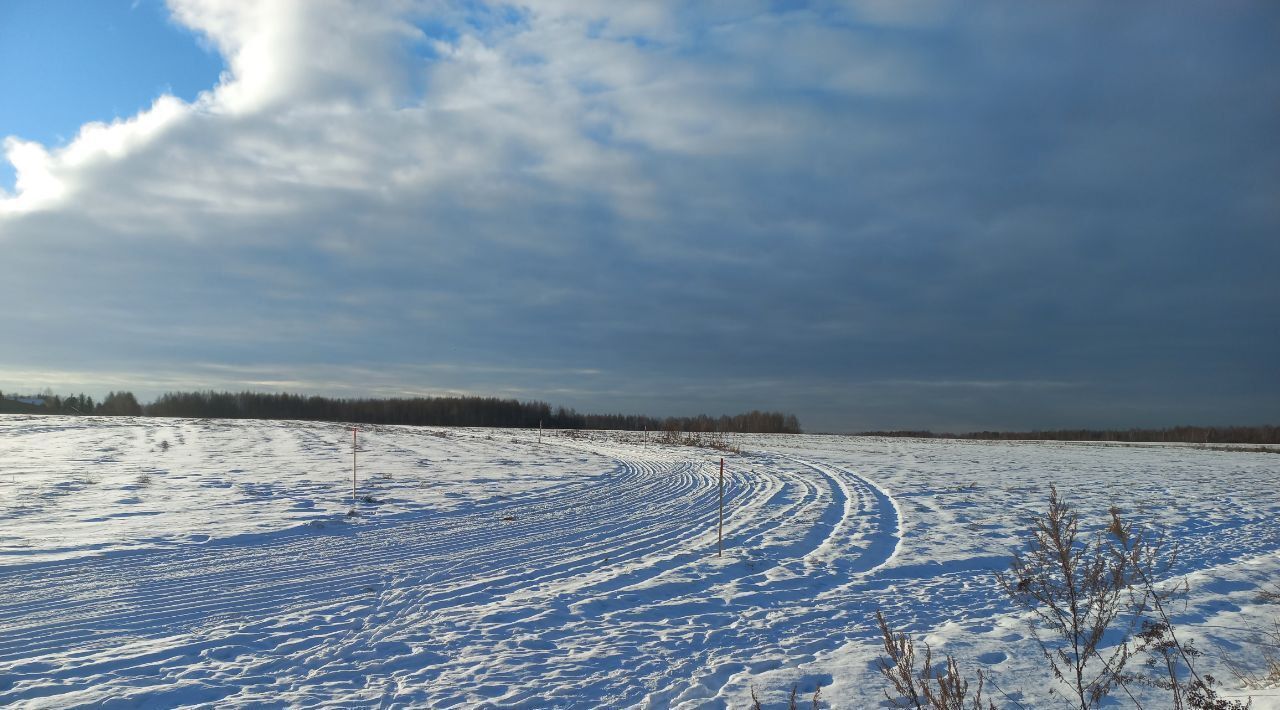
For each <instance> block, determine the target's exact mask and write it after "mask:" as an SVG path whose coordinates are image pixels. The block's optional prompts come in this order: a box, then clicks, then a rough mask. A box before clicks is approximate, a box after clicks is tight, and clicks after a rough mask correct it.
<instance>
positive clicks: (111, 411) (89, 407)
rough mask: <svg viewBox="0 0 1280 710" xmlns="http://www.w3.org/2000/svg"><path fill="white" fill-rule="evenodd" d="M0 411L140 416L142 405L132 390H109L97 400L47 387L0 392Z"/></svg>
mask: <svg viewBox="0 0 1280 710" xmlns="http://www.w3.org/2000/svg"><path fill="white" fill-rule="evenodd" d="M0 414H72V415H74V414H85V415H88V414H96V415H101V416H126V417H127V416H140V415H141V414H142V406H141V405H140V404H138V400H137V399H135V398H134V396H133V393H132V392H112V393H110V394H108V395H107V397H106V399H104V400H102V401H101V402H94V401H93V397H88V396H85V395H84V393H81V394H69V395H66V396H65V397H64V396H62V395H57V394H54V393H52V392H49V391H47V390H46V391H45V392H42V393H40V394H33V395H14V394H9V395H5V394H4V393H3V392H0Z"/></svg>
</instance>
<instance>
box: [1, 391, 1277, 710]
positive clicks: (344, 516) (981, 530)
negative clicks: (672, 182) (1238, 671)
mask: <svg viewBox="0 0 1280 710" xmlns="http://www.w3.org/2000/svg"><path fill="white" fill-rule="evenodd" d="M361 429H362V431H361V434H360V438H359V440H360V446H361V450H360V452H359V457H358V461H359V486H360V495H361V497H362V499H361V500H360V501H358V502H356V503H354V504H353V503H352V501H351V433H350V429H349V427H348V426H344V425H340V424H327V423H305V422H249V421H209V420H177V419H129V418H63V417H22V416H6V417H0V583H3V588H4V589H5V595H4V596H3V598H0V705H4V706H15V707H60V708H61V707H68V706H76V705H93V706H106V707H117V706H118V707H135V706H147V707H173V706H182V705H196V706H199V705H205V706H217V707H236V706H246V707H247V706H262V705H268V706H273V705H276V706H278V705H290V706H309V707H310V706H346V707H350V706H353V705H355V706H377V707H382V706H414V707H495V708H496V707H503V708H506V707H528V708H548V707H566V708H568V707H574V708H576V707H584V708H585V707H611V708H612V707H650V708H665V707H682V708H695V707H743V706H745V705H746V704H747V703H748V702H749V699H750V694H751V688H752V687H753V686H754V687H755V688H756V689H757V691H758V693H759V694H760V697H761V699H762V700H763V701H764V702H765V704H766V707H768V706H769V705H770V704H771V703H772V704H773V706H775V707H776V706H778V704H780V703H783V702H784V701H785V696H784V693H785V692H786V691H787V690H789V689H790V687H791V686H792V684H798V685H799V687H800V690H801V692H804V693H809V694H811V693H812V691H813V689H814V688H816V687H818V686H821V688H822V697H823V699H824V701H825V702H826V703H827V704H829V706H830V707H836V708H862V707H876V706H878V705H880V704H881V702H880V701H881V700H882V699H883V696H882V695H881V690H880V689H881V688H882V687H883V685H882V683H881V682H880V681H879V679H878V678H877V677H876V675H875V672H874V669H873V663H874V661H875V658H876V657H877V653H878V651H879V648H878V645H877V639H876V637H875V632H874V626H873V624H874V620H873V618H872V616H873V614H874V611H875V610H876V609H881V610H883V611H884V613H885V614H886V616H887V617H888V618H889V620H890V622H891V623H892V624H894V625H895V626H898V627H900V628H902V629H903V630H905V631H908V632H910V633H911V634H913V635H914V636H916V637H917V638H919V639H922V640H927V641H928V642H929V643H930V644H931V645H932V646H933V647H934V649H935V650H936V651H943V652H951V653H954V654H955V655H956V656H957V657H958V658H959V660H960V662H961V666H962V668H965V669H967V670H973V669H976V668H977V667H983V668H986V669H988V670H989V672H990V673H991V674H992V675H993V677H994V678H995V680H996V682H997V684H998V685H999V687H1000V689H1001V690H1003V691H1005V692H1007V693H1008V694H1009V696H1011V697H1013V698H1017V699H1018V700H1019V701H1020V702H1022V703H1023V704H1025V705H1026V706H1028V707H1040V706H1042V705H1043V704H1045V703H1051V702H1054V701H1052V700H1050V696H1048V695H1047V693H1048V689H1049V682H1048V680H1047V679H1046V676H1045V675H1044V673H1043V671H1042V670H1041V669H1040V664H1039V658H1038V651H1037V650H1036V649H1035V647H1034V645H1033V643H1032V642H1031V640H1030V639H1029V637H1028V634H1027V631H1026V628H1025V626H1024V625H1023V624H1022V621H1021V617H1020V616H1019V615H1018V614H1017V613H1016V612H1015V610H1014V609H1013V608H1012V607H1011V606H1010V605H1009V603H1008V602H1007V601H1006V600H1005V599H1004V598H1003V597H1002V596H1001V594H1000V593H999V592H998V590H997V588H996V586H995V584H994V583H993V581H992V578H991V576H992V574H993V573H994V572H995V571H998V570H1001V569H1004V568H1005V567H1006V566H1007V564H1008V559H1009V555H1010V552H1011V550H1012V549H1013V547H1014V545H1015V544H1016V542H1017V540H1016V534H1017V533H1018V531H1020V530H1022V529H1024V528H1025V527H1026V524H1027V520H1028V517H1029V516H1030V515H1032V514H1034V513H1037V512H1039V511H1041V510H1042V509H1043V508H1044V504H1045V499H1046V498H1047V495H1048V486H1049V484H1050V483H1055V484H1056V485H1057V486H1058V488H1059V490H1060V491H1061V492H1062V493H1063V494H1064V495H1065V496H1066V497H1068V498H1069V499H1070V500H1071V501H1072V503H1073V504H1075V505H1076V506H1077V508H1078V509H1079V510H1081V511H1082V512H1087V513H1090V514H1096V517H1095V518H1094V519H1096V520H1100V519H1101V518H1102V516H1105V514H1106V510H1107V508H1108V507H1109V506H1110V505H1112V504H1116V505H1119V506H1121V507H1122V508H1124V509H1125V510H1126V512H1127V514H1129V515H1130V516H1131V517H1133V518H1134V519H1135V520H1138V521H1140V522H1144V523H1158V524H1160V525H1162V526H1164V527H1166V528H1167V529H1169V530H1170V531H1171V533H1172V536H1173V538H1174V539H1176V540H1177V541H1178V543H1179V546H1180V548H1181V550H1182V555H1181V557H1180V561H1179V563H1178V568H1177V570H1176V571H1177V573H1178V574H1179V575H1185V576H1186V578H1187V579H1188V581H1189V582H1190V583H1191V595H1190V597H1189V599H1190V601H1189V603H1188V604H1187V606H1186V607H1185V608H1183V607H1179V610H1178V616H1177V618H1176V621H1178V622H1179V624H1180V625H1181V627H1182V628H1184V629H1185V630H1186V633H1187V634H1188V635H1190V636H1193V637H1195V638H1196V640H1197V645H1199V646H1201V647H1202V648H1203V649H1205V650H1208V651H1210V653H1207V654H1206V657H1205V660H1204V663H1205V666H1206V668H1207V669H1210V670H1211V671H1212V672H1213V673H1214V675H1215V676H1218V677H1219V678H1221V679H1223V681H1224V686H1226V688H1227V692H1229V693H1233V694H1238V693H1245V692H1252V693H1253V694H1254V696H1255V701H1254V707H1256V708H1268V707H1280V703H1277V698H1276V696H1277V695H1280V690H1278V689H1263V690H1255V691H1246V690H1243V689H1240V688H1239V687H1236V686H1232V685H1231V682H1232V678H1231V676H1230V674H1229V673H1227V672H1225V669H1224V668H1223V667H1222V655H1221V654H1223V653H1236V654H1245V651H1244V650H1242V649H1247V647H1246V646H1242V644H1244V643H1245V641H1246V640H1247V639H1248V638H1249V635H1250V632H1249V628H1257V627H1260V626H1263V625H1265V624H1267V623H1269V622H1270V619H1271V618H1272V617H1274V616H1280V607H1277V606H1275V605H1271V606H1268V605H1266V604H1263V603H1261V602H1259V601H1258V600H1257V596H1258V594H1257V593H1258V591H1259V589H1260V588H1263V587H1267V586H1270V585H1275V584H1276V583H1277V582H1280V523H1278V522H1277V520H1278V519H1280V518H1277V514H1278V513H1280V494H1278V493H1277V472H1278V469H1280V455H1276V454H1267V453H1257V452H1242V451H1216V450H1206V449H1203V448H1198V447H1182V446H1141V447H1138V446H1105V445H1088V444H1071V443H1031V442H961V441H941V440H908V439H882V438H874V437H836V436H808V435H804V436H764V435H760V436H740V437H738V439H737V441H738V443H739V444H740V445H741V446H743V448H744V453H743V454H741V455H737V454H730V455H726V456H725V459H726V463H727V474H728V475H727V485H726V490H725V494H726V517H725V555H724V557H723V558H720V557H717V556H716V523H717V515H718V513H717V498H718V467H717V464H718V460H719V457H720V455H721V454H720V453H719V452H715V451H711V450H708V449H700V448H693V447H671V446H660V445H656V444H653V443H652V442H650V443H649V444H648V445H647V446H646V445H645V444H644V443H643V438H642V435H640V434H638V433H607V432H590V433H585V434H582V435H579V436H568V435H559V434H558V433H556V432H547V433H545V434H544V438H543V442H542V443H541V444H540V443H538V433H537V432H536V431H523V430H499V429H470V430H467V429H448V430H445V429H428V428H414V427H390V426H377V427H373V426H364V427H361ZM365 496H369V500H368V501H366V500H364V497H365ZM351 511H355V513H356V514H355V515H351V514H349V513H350V512H351ZM1240 657H1241V658H1243V659H1246V660H1248V659H1249V656H1248V655H1241V656H1240ZM1151 697H1152V698H1157V697H1158V696H1154V695H1153V696H1151ZM996 700H997V701H998V702H999V701H1000V700H1002V698H1000V697H997V698H996ZM1151 706H1159V702H1158V701H1157V702H1155V703H1154V704H1153V705H1151Z"/></svg>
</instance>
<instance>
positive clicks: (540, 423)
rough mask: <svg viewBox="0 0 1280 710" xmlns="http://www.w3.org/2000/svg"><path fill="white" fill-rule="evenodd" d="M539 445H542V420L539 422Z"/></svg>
mask: <svg viewBox="0 0 1280 710" xmlns="http://www.w3.org/2000/svg"><path fill="white" fill-rule="evenodd" d="M538 443H539V444H541V443H542V420H541V419H539V420H538Z"/></svg>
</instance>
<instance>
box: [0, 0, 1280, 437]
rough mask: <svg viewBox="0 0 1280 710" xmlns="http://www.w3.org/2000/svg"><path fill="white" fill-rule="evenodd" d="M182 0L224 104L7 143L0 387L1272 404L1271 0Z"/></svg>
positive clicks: (1133, 419)
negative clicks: (1119, 1)
mask: <svg viewBox="0 0 1280 710" xmlns="http://www.w3.org/2000/svg"><path fill="white" fill-rule="evenodd" d="M169 7H170V9H171V11H172V15H173V20H174V21H175V22H177V23H179V24H181V25H183V26H185V27H188V28H190V29H191V30H193V31H195V32H196V33H198V34H199V35H200V36H201V37H202V38H203V39H204V41H207V42H208V43H209V45H210V46H211V47H213V48H214V49H215V50H216V51H217V52H218V53H220V54H221V55H222V56H223V58H224V60H225V62H226V66H227V71H226V72H225V73H224V75H223V76H222V78H221V80H220V82H219V83H218V84H217V85H216V86H212V87H210V88H209V90H208V91H206V92H204V93H203V94H201V95H200V96H199V97H197V98H196V99H195V100H193V101H190V102H187V101H183V100H181V99H178V98H174V97H172V96H160V97H158V98H157V99H156V101H155V102H154V104H152V105H151V106H150V107H148V108H147V109H145V110H143V111H141V112H139V113H138V114H137V115H135V116H133V117H131V118H129V119H127V120H122V121H117V122H114V123H111V124H101V123H90V124H86V125H84V126H83V127H82V129H81V130H80V132H79V134H78V135H77V136H76V137H75V139H74V140H72V141H71V142H70V143H68V144H67V145H65V146H60V147H49V146H44V145H40V144H38V143H35V142H31V141H27V140H24V139H22V138H21V137H19V136H11V137H8V138H6V139H5V142H4V151H5V156H6V157H7V158H8V160H9V161H10V162H11V163H12V164H13V166H14V168H15V170H16V172H17V180H16V184H15V190H14V192H13V194H0V252H2V253H3V254H4V259H3V261H4V268H3V272H4V277H3V279H0V298H3V299H4V302H5V303H7V304H10V307H9V308H7V309H5V311H4V313H3V315H0V332H4V333H7V334H9V335H8V336H7V337H5V338H4V341H3V344H0V363H4V365H3V366H0V386H8V387H15V386H23V385H35V386H44V385H45V384H49V385H50V386H52V385H53V384H54V383H64V384H65V385H66V386H73V385H74V386H83V387H85V388H88V389H90V390H91V391H92V390H96V389H103V387H102V386H100V385H95V383H96V382H98V381H112V382H129V383H132V385H131V386H133V387H134V389H135V390H136V391H139V392H140V393H146V392H151V393H154V392H158V391H161V390H164V389H170V388H173V387H179V386H183V384H184V383H189V384H190V385H191V386H205V385H208V386H215V385H217V386H222V385H225V386H228V387H236V386H255V387H264V388H269V387H280V388H285V389H295V390H308V391H312V390H316V391H325V392H338V393H346V392H350V393H362V392H367V393H390V392H394V391H405V392H462V391H467V392H479V393H485V394H499V395H504V394H506V395H513V396H520V397H540V398H548V399H551V400H553V401H556V402H564V403H567V404H571V405H575V406H579V407H581V408H584V409H595V410H598V409H625V410H636V411H641V410H642V411H648V412H651V413H654V414H668V413H684V412H692V411H700V410H707V411H716V412H718V411H721V410H733V409H741V408H749V407H771V408H773V407H782V408H787V409H790V410H792V411H795V412H797V413H798V414H799V415H800V416H801V420H802V423H804V424H806V425H807V426H808V428H810V429H815V428H817V429H854V428H862V427H896V426H903V427H955V428H967V427H1017V428H1021V427H1030V426H1057V425H1061V426H1115V425H1131V424H1132V425H1152V424H1171V423H1176V422H1183V421H1197V422H1253V421H1259V420H1272V421H1274V420H1276V419H1280V416H1277V415H1280V378H1275V377H1274V363H1275V362H1276V361H1278V360H1280V316H1278V315H1277V313H1278V312H1280V311H1278V309H1277V308H1276V304H1277V303H1280V287H1278V286H1277V280H1276V279H1275V278H1274V274H1273V271H1274V264H1275V263H1277V258H1278V257H1280V239H1277V234H1280V207H1277V205H1280V199H1277V198H1280V141H1278V140H1277V139H1276V137H1275V136H1274V134H1275V131H1274V127H1275V126H1276V125H1280V72H1278V71H1276V70H1277V69H1280V61H1278V60H1280V50H1277V49H1276V48H1275V46H1274V41H1273V39H1274V34H1273V32H1272V29H1273V28H1274V27H1276V26H1277V20H1278V19H1280V10H1278V9H1277V8H1276V7H1275V6H1274V5H1272V4H1269V3H1265V2H1256V3H1249V2H1242V3H1232V4H1230V5H1225V6H1223V5H1213V6H1209V5H1205V4H1203V3H1192V2H1185V3H1184V2H1175V3H1173V4H1172V5H1170V4H1168V3H1160V4H1155V3H1150V4H1147V3H1135V4H1130V5H1125V6H1123V7H1117V6H1115V5H1114V3H1105V2H1097V3H1089V2H1086V3H1073V4H1070V5H1068V6H1048V5H1044V4H1027V3H1019V2H993V3H987V4H984V5H982V6H981V7H974V6H972V5H970V4H965V3H959V2H948V1H943V0H938V1H929V2H829V3H805V2H796V3H777V2H758V3H756V2H733V3H717V2H712V3H699V4H696V5H694V6H692V7H690V6H688V5H687V4H683V3H627V4H622V5H619V4H618V3H612V2H565V1H558V0H545V1H542V2H524V3H517V4H492V5H491V4H482V3H476V2H458V3H448V2H412V1H410V0H392V1H389V2H385V3H376V4H375V3H356V2H340V1H338V0H323V1H320V0H317V1H307V2H302V1H295V2H287V1H282V2H266V3H240V2H230V1H227V2H223V1H218V0H172V1H171V2H170V3H169ZM211 373H214V374H211ZM40 377H43V378H44V381H40V382H32V381H31V380H32V379H33V378H40Z"/></svg>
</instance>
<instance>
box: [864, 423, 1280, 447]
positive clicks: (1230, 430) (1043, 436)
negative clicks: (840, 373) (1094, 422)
mask: <svg viewBox="0 0 1280 710" xmlns="http://www.w3.org/2000/svg"><path fill="white" fill-rule="evenodd" d="M859 436H900V437H919V438H931V439H984V440H995V441H1013V440H1017V439H1024V440H1037V441H1115V442H1173V443H1187V444H1280V426H1272V425H1261V426H1175V427H1169V428H1167V429H1056V430H1052V431H1044V430H1038V431H974V432H969V433H967V434H950V433H941V434H938V433H934V432H931V431H907V430H902V431H867V432H862V433H861V434H859Z"/></svg>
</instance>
